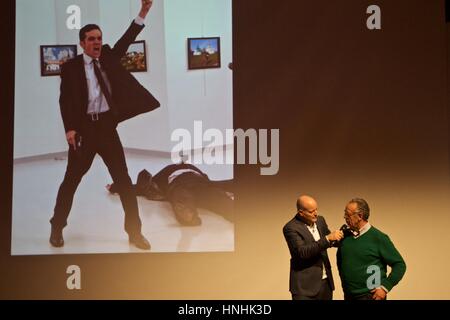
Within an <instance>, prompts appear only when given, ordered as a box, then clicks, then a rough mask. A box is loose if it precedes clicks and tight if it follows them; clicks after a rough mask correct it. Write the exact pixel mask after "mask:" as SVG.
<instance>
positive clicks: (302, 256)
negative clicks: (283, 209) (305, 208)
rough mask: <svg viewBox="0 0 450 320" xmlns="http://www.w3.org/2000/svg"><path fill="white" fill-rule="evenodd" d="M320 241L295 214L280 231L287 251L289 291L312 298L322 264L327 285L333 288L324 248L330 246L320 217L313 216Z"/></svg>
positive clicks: (323, 222) (319, 282)
mask: <svg viewBox="0 0 450 320" xmlns="http://www.w3.org/2000/svg"><path fill="white" fill-rule="evenodd" d="M316 224H317V229H318V230H319V234H320V240H319V241H315V240H314V237H313V236H312V234H311V232H309V230H308V228H307V227H306V224H305V223H304V222H303V221H302V220H301V219H300V216H299V215H298V214H297V215H296V216H295V217H294V218H293V219H292V220H291V221H289V222H288V223H287V224H286V225H285V226H284V228H283V234H284V237H285V239H286V242H287V244H288V247H289V251H290V253H291V269H290V277H289V290H290V291H291V293H292V294H296V295H304V296H307V297H313V296H315V295H317V294H318V293H319V290H320V286H321V280H322V272H323V266H325V270H326V274H327V279H328V281H329V283H330V287H331V289H332V290H334V282H333V275H332V273H331V265H330V260H329V259H328V254H327V249H328V248H329V247H330V246H331V245H330V243H329V242H328V240H327V239H326V238H325V236H326V235H328V234H329V233H330V230H329V229H328V226H327V223H326V222H325V219H324V218H323V217H322V216H319V217H318V219H317V222H316Z"/></svg>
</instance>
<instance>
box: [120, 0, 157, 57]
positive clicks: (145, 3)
mask: <svg viewBox="0 0 450 320" xmlns="http://www.w3.org/2000/svg"><path fill="white" fill-rule="evenodd" d="M152 5H153V0H141V10H140V11H139V15H138V17H137V18H136V19H135V20H134V21H133V22H132V23H131V25H130V27H129V28H128V29H127V31H126V32H125V33H124V34H123V36H122V37H121V38H120V39H119V41H117V43H116V44H115V45H114V48H113V52H114V54H115V56H116V57H117V58H119V59H120V58H122V57H123V56H124V55H125V53H126V52H127V50H128V47H129V46H130V45H131V43H133V41H134V40H136V37H137V36H138V34H139V33H140V32H141V31H142V29H144V24H143V20H144V19H145V17H146V16H147V14H148V12H149V11H150V8H151V7H152Z"/></svg>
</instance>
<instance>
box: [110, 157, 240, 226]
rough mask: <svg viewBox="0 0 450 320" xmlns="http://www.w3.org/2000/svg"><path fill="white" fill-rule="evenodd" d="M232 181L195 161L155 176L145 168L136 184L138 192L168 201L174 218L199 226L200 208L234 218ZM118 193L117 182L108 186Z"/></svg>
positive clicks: (162, 171) (168, 168)
mask: <svg viewBox="0 0 450 320" xmlns="http://www.w3.org/2000/svg"><path fill="white" fill-rule="evenodd" d="M232 183H233V181H232V180H224V181H213V180H210V179H209V177H208V176H207V175H206V174H205V173H204V172H202V171H201V170H200V169H198V168H197V167H195V166H194V165H192V164H187V163H181V164H171V165H168V166H166V167H165V168H163V169H162V170H161V171H159V172H158V173H157V174H156V175H154V176H152V175H151V174H150V173H149V172H148V171H147V170H142V171H141V172H140V173H139V175H138V177H137V181H136V184H135V185H133V188H134V189H135V192H136V195H138V196H144V197H146V198H147V199H149V200H157V201H164V200H166V201H169V202H170V204H171V206H172V209H173V212H174V213H175V217H176V218H177V220H178V222H179V223H180V224H182V225H188V226H198V225H200V224H201V219H200V217H199V216H198V211H197V208H203V209H207V210H210V211H212V212H214V213H217V214H220V215H221V216H223V217H224V218H225V219H227V220H229V221H233V200H234V195H233V193H232V192H231V191H230V190H232ZM106 187H107V189H108V190H109V192H111V193H118V190H117V187H116V186H115V185H114V184H109V185H107V186H106Z"/></svg>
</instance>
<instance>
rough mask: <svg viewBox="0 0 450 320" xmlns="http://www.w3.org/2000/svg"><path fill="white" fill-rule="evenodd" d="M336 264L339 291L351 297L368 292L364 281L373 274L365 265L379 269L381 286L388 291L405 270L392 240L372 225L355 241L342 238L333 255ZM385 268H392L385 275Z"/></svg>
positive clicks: (403, 262)
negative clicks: (339, 278)
mask: <svg viewBox="0 0 450 320" xmlns="http://www.w3.org/2000/svg"><path fill="white" fill-rule="evenodd" d="M337 263H338V269H339V275H340V276H341V281H342V289H343V290H344V292H345V293H347V294H352V295H359V294H364V293H368V292H370V289H369V287H368V284H367V280H368V279H369V277H371V276H372V275H373V274H374V272H373V270H371V269H370V268H369V266H373V265H375V266H378V267H379V268H380V276H381V277H380V278H381V285H382V286H384V287H385V288H386V289H388V290H389V291H390V290H391V289H392V287H394V286H395V285H396V284H397V283H398V282H399V281H400V280H401V279H402V277H403V275H404V274H405V271H406V264H405V261H404V260H403V258H402V256H401V255H400V253H399V252H398V251H397V249H396V248H395V247H394V244H393V243H392V241H391V240H390V239H389V237H388V236H387V235H386V234H384V233H382V232H381V231H380V230H378V229H376V228H374V227H373V226H371V227H370V229H369V230H368V231H367V232H365V233H364V234H363V235H361V236H360V237H358V238H356V239H355V238H354V237H346V238H345V239H344V240H343V241H342V243H341V246H340V247H339V249H338V252H337ZM387 265H389V266H390V267H391V268H392V271H391V273H390V274H389V276H387ZM368 268H369V269H368ZM369 282H370V281H369Z"/></svg>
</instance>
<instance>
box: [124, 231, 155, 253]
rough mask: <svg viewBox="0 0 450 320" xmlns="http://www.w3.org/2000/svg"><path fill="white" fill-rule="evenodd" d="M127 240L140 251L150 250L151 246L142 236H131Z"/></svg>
mask: <svg viewBox="0 0 450 320" xmlns="http://www.w3.org/2000/svg"><path fill="white" fill-rule="evenodd" d="M128 240H129V241H130V243H131V244H133V245H134V246H136V248H139V249H142V250H150V248H151V246H150V243H149V242H148V240H147V239H145V237H144V236H143V235H142V234H140V233H139V234H136V235H132V236H128Z"/></svg>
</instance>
